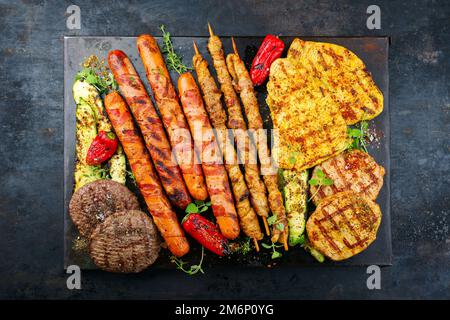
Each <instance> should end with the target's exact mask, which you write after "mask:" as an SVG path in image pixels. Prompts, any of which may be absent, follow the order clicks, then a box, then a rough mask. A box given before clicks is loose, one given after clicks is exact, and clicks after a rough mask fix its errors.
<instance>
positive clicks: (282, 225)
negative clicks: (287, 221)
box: [276, 222, 284, 231]
mask: <svg viewBox="0 0 450 320" xmlns="http://www.w3.org/2000/svg"><path fill="white" fill-rule="evenodd" d="M276 227H277V229H278V230H280V231H284V224H283V223H281V222H280V223H277V226H276Z"/></svg>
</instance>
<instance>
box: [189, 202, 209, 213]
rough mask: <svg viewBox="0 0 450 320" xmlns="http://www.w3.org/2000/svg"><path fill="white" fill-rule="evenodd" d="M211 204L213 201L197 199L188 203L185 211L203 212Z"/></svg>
mask: <svg viewBox="0 0 450 320" xmlns="http://www.w3.org/2000/svg"><path fill="white" fill-rule="evenodd" d="M210 206H211V201H208V202H204V201H201V200H195V201H194V202H191V203H189V204H188V206H187V207H186V209H185V210H184V212H186V213H201V212H205V211H206V210H208V207H210Z"/></svg>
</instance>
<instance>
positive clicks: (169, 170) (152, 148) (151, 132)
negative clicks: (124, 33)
mask: <svg viewBox="0 0 450 320" xmlns="http://www.w3.org/2000/svg"><path fill="white" fill-rule="evenodd" d="M108 63H109V67H110V69H111V71H112V72H113V74H114V78H115V79H116V81H117V83H118V84H119V87H120V90H121V92H122V94H123V96H124V97H125V100H126V102H127V104H128V105H129V106H130V110H131V112H132V113H133V116H134V118H135V119H136V122H137V123H138V125H139V128H140V129H141V132H142V136H143V137H144V140H145V143H146V146H147V149H148V151H149V152H150V156H151V158H152V160H153V163H154V165H155V167H156V171H157V172H158V174H159V177H160V179H161V182H162V185H163V187H164V189H165V190H166V193H167V195H168V197H169V199H170V201H171V202H172V203H173V204H174V205H176V206H177V207H179V208H182V209H184V208H186V207H187V205H188V204H189V203H190V202H191V197H190V196H189V193H188V191H187V189H186V185H185V184H184V181H183V177H182V176H181V172H180V168H179V167H178V165H177V164H176V160H175V158H174V155H173V153H172V152H171V148H170V144H169V141H168V140H167V137H166V133H165V132H164V128H163V125H162V123H161V120H160V119H159V117H158V114H157V113H156V110H155V107H154V106H153V103H152V101H151V100H150V97H149V96H148V94H147V92H146V91H145V87H144V85H143V84H142V81H141V79H140V78H139V75H138V74H137V72H136V70H135V69H134V67H133V65H132V64H131V61H130V59H128V57H127V56H126V55H125V53H124V52H123V51H120V50H114V51H111V52H110V53H109V54H108Z"/></svg>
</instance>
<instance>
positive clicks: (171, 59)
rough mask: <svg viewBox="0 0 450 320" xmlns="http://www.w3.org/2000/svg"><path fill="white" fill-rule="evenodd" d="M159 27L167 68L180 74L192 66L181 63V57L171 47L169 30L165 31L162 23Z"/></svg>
mask: <svg viewBox="0 0 450 320" xmlns="http://www.w3.org/2000/svg"><path fill="white" fill-rule="evenodd" d="M159 29H160V30H161V32H162V36H163V44H164V47H163V53H164V54H165V55H166V62H167V66H168V67H169V69H171V70H174V71H176V72H177V73H178V74H182V73H184V72H186V71H188V70H192V68H189V67H187V66H186V65H185V64H184V63H183V59H182V58H181V56H179V55H178V54H177V53H176V52H175V49H174V48H173V43H172V39H171V38H170V32H167V31H166V29H165V26H164V25H163V24H162V25H161V26H160V27H159Z"/></svg>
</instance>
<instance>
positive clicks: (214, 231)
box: [182, 213, 229, 256]
mask: <svg viewBox="0 0 450 320" xmlns="http://www.w3.org/2000/svg"><path fill="white" fill-rule="evenodd" d="M182 225H183V228H184V230H186V232H187V233H188V234H189V235H190V236H191V237H193V238H194V239H195V240H197V241H198V242H199V243H200V244H201V245H202V246H204V247H205V248H206V249H208V250H210V251H211V252H214V253H215V254H217V255H219V256H224V255H226V254H228V253H229V248H228V240H227V239H226V238H225V237H224V236H223V235H222V234H221V233H220V231H219V228H218V227H217V226H216V225H215V224H214V223H212V222H211V221H209V220H207V219H206V218H205V217H203V216H201V215H200V214H198V213H191V214H188V215H187V216H186V217H184V219H183V222H182Z"/></svg>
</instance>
